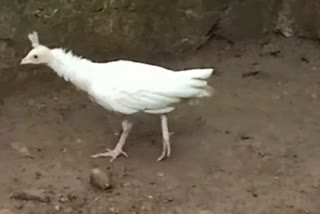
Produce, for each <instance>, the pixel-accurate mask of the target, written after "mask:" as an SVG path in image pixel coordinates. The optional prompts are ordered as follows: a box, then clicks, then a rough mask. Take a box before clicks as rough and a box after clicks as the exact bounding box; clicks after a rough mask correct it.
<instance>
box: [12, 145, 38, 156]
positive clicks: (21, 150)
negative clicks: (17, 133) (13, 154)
mask: <svg viewBox="0 0 320 214" xmlns="http://www.w3.org/2000/svg"><path fill="white" fill-rule="evenodd" d="M10 146H11V148H12V149H14V150H16V151H18V152H19V153H20V154H22V155H23V156H25V157H28V158H34V157H33V156H32V155H31V153H30V150H29V149H28V147H26V146H24V145H21V144H20V143H16V142H12V143H10Z"/></svg>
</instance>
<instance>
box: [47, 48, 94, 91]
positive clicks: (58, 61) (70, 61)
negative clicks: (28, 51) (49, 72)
mask: <svg viewBox="0 0 320 214" xmlns="http://www.w3.org/2000/svg"><path fill="white" fill-rule="evenodd" d="M51 55H52V58H51V60H50V62H49V63H48V66H49V67H50V68H52V69H53V70H54V71H55V72H56V73H57V74H58V75H59V76H60V77H63V78H64V79H65V80H66V81H68V82H71V83H73V84H74V85H75V86H77V87H78V88H80V89H82V90H86V89H87V88H88V84H89V81H88V77H89V76H90V75H89V73H91V72H92V71H90V69H89V66H90V65H91V66H92V64H93V62H92V61H90V60H88V59H83V58H81V57H78V56H75V55H73V54H72V53H71V52H66V51H65V50H63V49H61V48H56V49H52V50H51ZM87 68H88V69H87ZM91 70H92V69H91Z"/></svg>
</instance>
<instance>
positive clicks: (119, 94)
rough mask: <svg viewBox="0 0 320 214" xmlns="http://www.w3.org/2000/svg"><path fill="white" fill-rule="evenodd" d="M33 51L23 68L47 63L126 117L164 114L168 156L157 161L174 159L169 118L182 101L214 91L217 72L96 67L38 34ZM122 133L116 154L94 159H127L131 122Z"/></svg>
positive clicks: (125, 64)
mask: <svg viewBox="0 0 320 214" xmlns="http://www.w3.org/2000/svg"><path fill="white" fill-rule="evenodd" d="M28 37H29V40H30V41H31V44H32V46H33V49H32V50H31V51H30V52H29V53H28V54H27V56H26V57H25V58H24V59H22V61H21V64H47V65H48V66H49V67H51V68H52V69H53V70H54V71H55V72H56V73H57V74H58V75H59V76H61V77H63V78H64V79H65V80H66V81H69V82H72V83H73V84H74V85H75V86H76V87H78V88H79V89H81V90H84V91H86V92H87V93H88V94H89V96H90V97H91V99H92V100H94V101H95V102H97V103H98V104H100V105H101V106H103V107H104V108H105V109H108V110H110V111H114V112H118V113H121V114H123V115H132V114H135V113H139V112H143V113H147V114H160V115H161V126H162V133H163V151H162V154H161V156H160V157H159V159H158V160H162V159H163V158H165V157H168V156H169V155H170V152H171V149H170V134H169V130H168V124H167V116H166V114H167V113H169V112H171V111H173V110H174V109H175V104H177V103H179V102H180V101H181V100H183V99H192V98H201V97H209V96H211V95H212V92H213V89H212V88H211V87H210V86H208V85H207V79H208V78H209V77H210V76H211V74H212V72H213V69H211V68H208V69H191V70H184V71H179V72H175V71H172V70H169V69H166V68H163V67H159V66H155V65H149V64H144V63H140V62H133V61H127V60H118V61H112V62H106V63H97V62H93V61H91V60H88V59H84V58H81V57H78V56H75V55H74V54H72V53H71V52H67V51H65V50H63V49H61V48H56V49H49V48H48V47H46V46H43V45H41V44H40V43H39V38H38V35H37V33H36V32H33V33H32V34H29V35H28ZM122 128H123V133H122V135H121V137H120V140H119V142H118V144H117V146H116V147H115V149H114V150H108V152H104V153H100V154H97V155H93V156H92V157H94V158H97V157H112V158H111V161H113V160H114V159H115V158H117V157H118V156H119V155H121V154H122V155H124V156H127V154H126V153H125V152H124V151H123V150H122V147H123V145H124V144H125V140H126V138H127V136H128V134H129V132H130V130H131V128H132V123H131V122H130V121H129V120H124V121H123V122H122Z"/></svg>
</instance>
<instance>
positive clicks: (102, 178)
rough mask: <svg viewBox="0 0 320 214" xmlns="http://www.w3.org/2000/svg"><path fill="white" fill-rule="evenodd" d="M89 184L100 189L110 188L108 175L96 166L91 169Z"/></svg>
mask: <svg viewBox="0 0 320 214" xmlns="http://www.w3.org/2000/svg"><path fill="white" fill-rule="evenodd" d="M90 184H91V185H92V186H93V187H95V188H97V189H100V190H108V189H111V188H112V185H111V179H110V175H109V174H106V173H104V172H103V171H102V170H100V169H98V168H95V169H92V170H91V174H90Z"/></svg>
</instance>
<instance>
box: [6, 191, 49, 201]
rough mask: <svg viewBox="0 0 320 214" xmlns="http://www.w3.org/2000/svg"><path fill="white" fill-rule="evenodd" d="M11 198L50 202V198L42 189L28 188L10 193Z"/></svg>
mask: <svg viewBox="0 0 320 214" xmlns="http://www.w3.org/2000/svg"><path fill="white" fill-rule="evenodd" d="M11 198H13V199H17V200H25V201H38V202H43V203H48V202H50V198H49V197H48V196H47V195H46V194H45V193H44V191H43V190H38V189H28V190H21V191H17V192H14V193H12V195H11Z"/></svg>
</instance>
